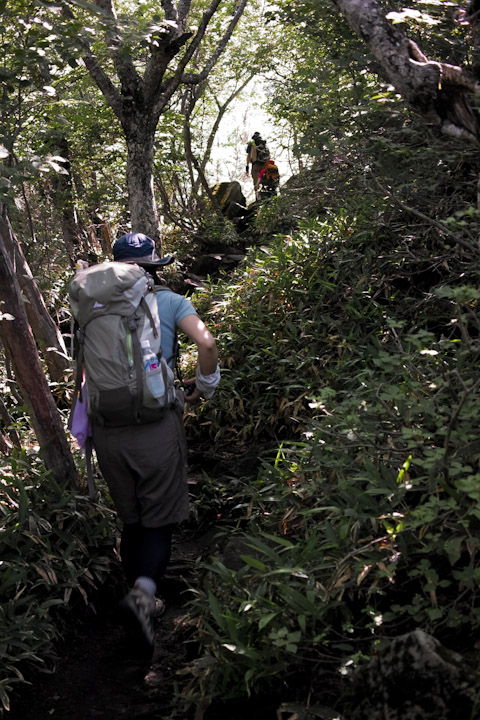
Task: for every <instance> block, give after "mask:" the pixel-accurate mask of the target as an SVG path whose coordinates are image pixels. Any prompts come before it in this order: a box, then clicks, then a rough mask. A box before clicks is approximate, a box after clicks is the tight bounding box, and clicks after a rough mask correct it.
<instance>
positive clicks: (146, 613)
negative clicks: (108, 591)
mask: <svg viewBox="0 0 480 720" xmlns="http://www.w3.org/2000/svg"><path fill="white" fill-rule="evenodd" d="M120 610H121V612H122V615H123V617H124V620H125V623H126V625H127V626H128V627H129V628H130V629H131V630H133V632H134V634H135V637H136V639H137V641H138V642H139V643H140V649H141V650H145V651H147V652H150V653H152V652H153V648H154V645H155V630H154V628H153V624H152V617H153V613H154V611H155V598H153V597H152V596H151V595H147V593H145V592H143V590H135V589H134V590H130V592H129V593H127V595H125V597H124V598H123V599H122V600H121V601H120Z"/></svg>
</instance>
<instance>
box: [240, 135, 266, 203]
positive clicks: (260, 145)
mask: <svg viewBox="0 0 480 720" xmlns="http://www.w3.org/2000/svg"><path fill="white" fill-rule="evenodd" d="M269 157H270V151H269V149H268V147H267V143H266V142H265V140H263V139H262V136H261V135H260V133H259V132H255V133H253V135H252V139H251V141H250V142H249V143H248V145H247V164H246V166H245V170H246V172H247V175H248V170H249V165H250V163H251V164H252V180H253V189H254V190H255V195H257V193H258V176H259V173H260V171H261V170H262V168H263V167H264V165H265V163H266V162H267V160H268V158H269Z"/></svg>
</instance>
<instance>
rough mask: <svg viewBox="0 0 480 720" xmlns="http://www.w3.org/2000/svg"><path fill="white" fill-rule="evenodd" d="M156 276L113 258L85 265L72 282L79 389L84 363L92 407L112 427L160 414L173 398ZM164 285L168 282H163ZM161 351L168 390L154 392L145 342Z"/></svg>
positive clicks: (97, 419)
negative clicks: (163, 349) (163, 348)
mask: <svg viewBox="0 0 480 720" xmlns="http://www.w3.org/2000/svg"><path fill="white" fill-rule="evenodd" d="M159 289H160V288H158V287H155V286H154V284H153V279H152V278H151V277H150V276H149V275H148V273H147V272H146V271H145V270H144V269H143V268H141V267H140V266H139V265H133V264H129V263H121V262H111V263H102V264H100V265H94V266H92V267H90V268H87V269H86V270H81V271H80V272H79V273H77V275H76V276H75V277H74V278H73V280H72V281H71V283H70V286H69V297H70V306H71V309H72V313H73V316H74V317H75V319H76V321H77V322H78V325H79V331H78V333H77V338H78V343H79V352H78V358H77V381H76V394H78V393H79V392H80V385H81V382H82V376H83V368H85V376H86V381H87V387H88V413H89V415H90V416H91V417H92V419H93V420H94V421H95V422H98V423H100V424H102V425H106V426H109V427H120V426H124V425H132V424H136V423H150V422H155V421H156V420H159V419H160V418H161V417H162V416H163V414H164V412H165V409H166V408H169V407H171V406H172V405H173V404H174V402H175V387H174V374H173V371H172V370H171V368H170V367H169V366H168V364H167V361H166V360H165V358H163V357H162V354H161V325H160V318H159V314H158V304H157V296H156V292H157V290H159ZM162 289H166V288H162ZM143 340H148V341H149V343H150V348H151V349H152V351H153V352H154V353H155V354H156V355H157V357H158V360H159V363H158V370H155V371H154V372H158V373H162V376H163V381H164V382H163V385H164V388H165V394H164V395H163V396H161V397H159V398H154V397H153V395H152V394H151V393H150V391H149V389H148V387H147V384H146V378H145V367H144V363H143V360H142V350H141V342H142V341H143Z"/></svg>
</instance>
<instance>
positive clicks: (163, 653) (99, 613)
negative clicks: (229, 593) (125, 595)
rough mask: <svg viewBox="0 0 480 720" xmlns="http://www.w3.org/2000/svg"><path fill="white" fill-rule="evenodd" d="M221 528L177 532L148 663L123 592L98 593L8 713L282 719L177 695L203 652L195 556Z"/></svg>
mask: <svg viewBox="0 0 480 720" xmlns="http://www.w3.org/2000/svg"><path fill="white" fill-rule="evenodd" d="M252 460H253V458H252ZM237 462H238V461H237ZM237 469H238V468H237ZM194 482H195V481H194ZM216 532H217V529H216V527H215V526H214V525H211V526H210V527H208V528H206V529H204V530H203V531H202V532H201V533H200V532H198V528H193V527H192V526H191V525H190V526H189V528H188V529H187V531H182V532H179V533H178V536H177V537H176V538H174V545H173V550H172V559H171V562H170V566H169V568H168V570H167V573H166V575H165V578H164V581H163V583H162V587H161V592H162V595H163V597H164V598H165V600H166V608H167V609H166V612H165V614H164V615H163V616H162V618H160V619H159V620H158V621H157V634H156V642H155V650H154V653H153V657H152V658H151V660H150V661H148V662H145V661H143V662H142V661H141V660H140V659H139V658H138V657H137V656H136V655H135V653H134V652H132V648H131V645H130V644H129V643H130V640H129V638H128V636H127V635H126V633H125V630H124V628H123V627H122V625H121V623H120V622H119V617H118V612H117V599H112V598H111V597H103V596H100V597H99V599H98V602H95V606H93V605H91V606H90V608H89V611H88V613H87V617H86V618H84V619H82V621H81V622H80V623H79V624H78V625H77V626H76V627H75V630H74V631H73V632H72V636H71V637H70V638H69V639H68V641H66V642H65V643H64V645H63V646H62V647H60V648H58V655H59V659H58V661H57V663H56V667H55V670H54V672H53V673H50V674H45V673H42V674H39V675H37V676H36V677H35V678H33V679H32V684H31V685H21V686H17V689H18V695H17V696H15V697H14V698H13V699H12V709H11V711H10V712H9V713H7V715H6V720H147V719H148V720H166V719H167V718H170V717H172V713H174V717H175V718H178V720H190V719H191V720H198V719H203V718H205V720H220V718H221V719H222V720H243V719H244V718H245V719H248V720H257V719H258V720H277V714H276V712H275V709H274V708H273V707H272V706H271V707H265V706H264V705H263V704H261V703H258V701H257V702H255V703H253V704H252V703H251V702H249V701H248V699H246V700H245V703H241V702H240V703H238V702H236V703H235V704H234V705H229V704H227V705H222V706H215V707H214V706H211V707H210V708H208V709H205V712H203V709H200V708H192V707H190V708H189V709H188V711H187V710H185V712H184V713H183V712H182V710H181V709H180V707H181V704H182V703H181V700H180V698H178V697H177V696H176V695H175V686H176V683H177V682H178V679H179V672H180V671H182V669H184V668H185V667H186V665H188V663H189V662H190V661H192V660H193V659H194V658H195V656H196V652H197V647H196V644H195V643H194V642H193V641H192V639H191V637H192V631H191V629H190V627H189V622H188V610H187V603H188V600H189V599H190V597H191V593H190V592H189V587H194V586H195V581H196V570H195V563H196V561H197V560H198V559H199V558H201V557H204V556H205V554H208V552H209V551H210V550H211V549H212V548H213V545H214V537H215V534H216Z"/></svg>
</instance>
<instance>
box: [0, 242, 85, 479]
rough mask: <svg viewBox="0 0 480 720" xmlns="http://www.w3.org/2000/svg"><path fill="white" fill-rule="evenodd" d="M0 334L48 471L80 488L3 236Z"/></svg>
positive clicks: (0, 262) (0, 252)
mask: <svg viewBox="0 0 480 720" xmlns="http://www.w3.org/2000/svg"><path fill="white" fill-rule="evenodd" d="M0 304H1V305H0V306H1V312H2V313H3V316H2V317H1V321H0V334H1V338H2V341H3V344H4V348H5V352H6V354H7V357H8V358H9V360H10V361H11V363H12V366H13V370H14V373H15V378H16V381H17V383H18V386H19V388H20V391H21V394H22V397H23V401H24V403H25V405H26V407H27V411H28V414H29V416H30V419H31V422H32V426H33V429H34V432H35V435H36V437H37V440H38V444H39V445H40V451H41V454H42V458H43V461H44V463H45V467H46V468H47V470H49V471H50V472H51V473H52V475H53V477H54V478H55V480H56V481H57V482H64V481H67V482H68V483H69V485H71V486H72V487H75V488H78V476H77V471H76V468H75V463H74V461H73V457H72V454H71V451H70V447H69V445H68V442H67V438H66V435H65V431H64V428H63V425H62V422H61V418H60V414H59V412H58V410H57V407H56V405H55V402H54V400H53V397H52V394H51V393H50V390H49V387H48V383H47V378H46V377H45V374H44V372H43V370H42V365H41V362H40V358H39V355H38V351H37V346H36V344H35V340H34V337H33V334H32V331H31V329H30V326H29V324H28V320H27V316H26V313H25V307H24V304H23V301H22V297H21V292H20V287H19V284H18V282H17V279H16V276H15V272H14V268H13V265H12V263H11V261H10V258H9V255H8V252H7V248H6V247H5V244H4V242H3V233H2V234H0Z"/></svg>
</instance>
